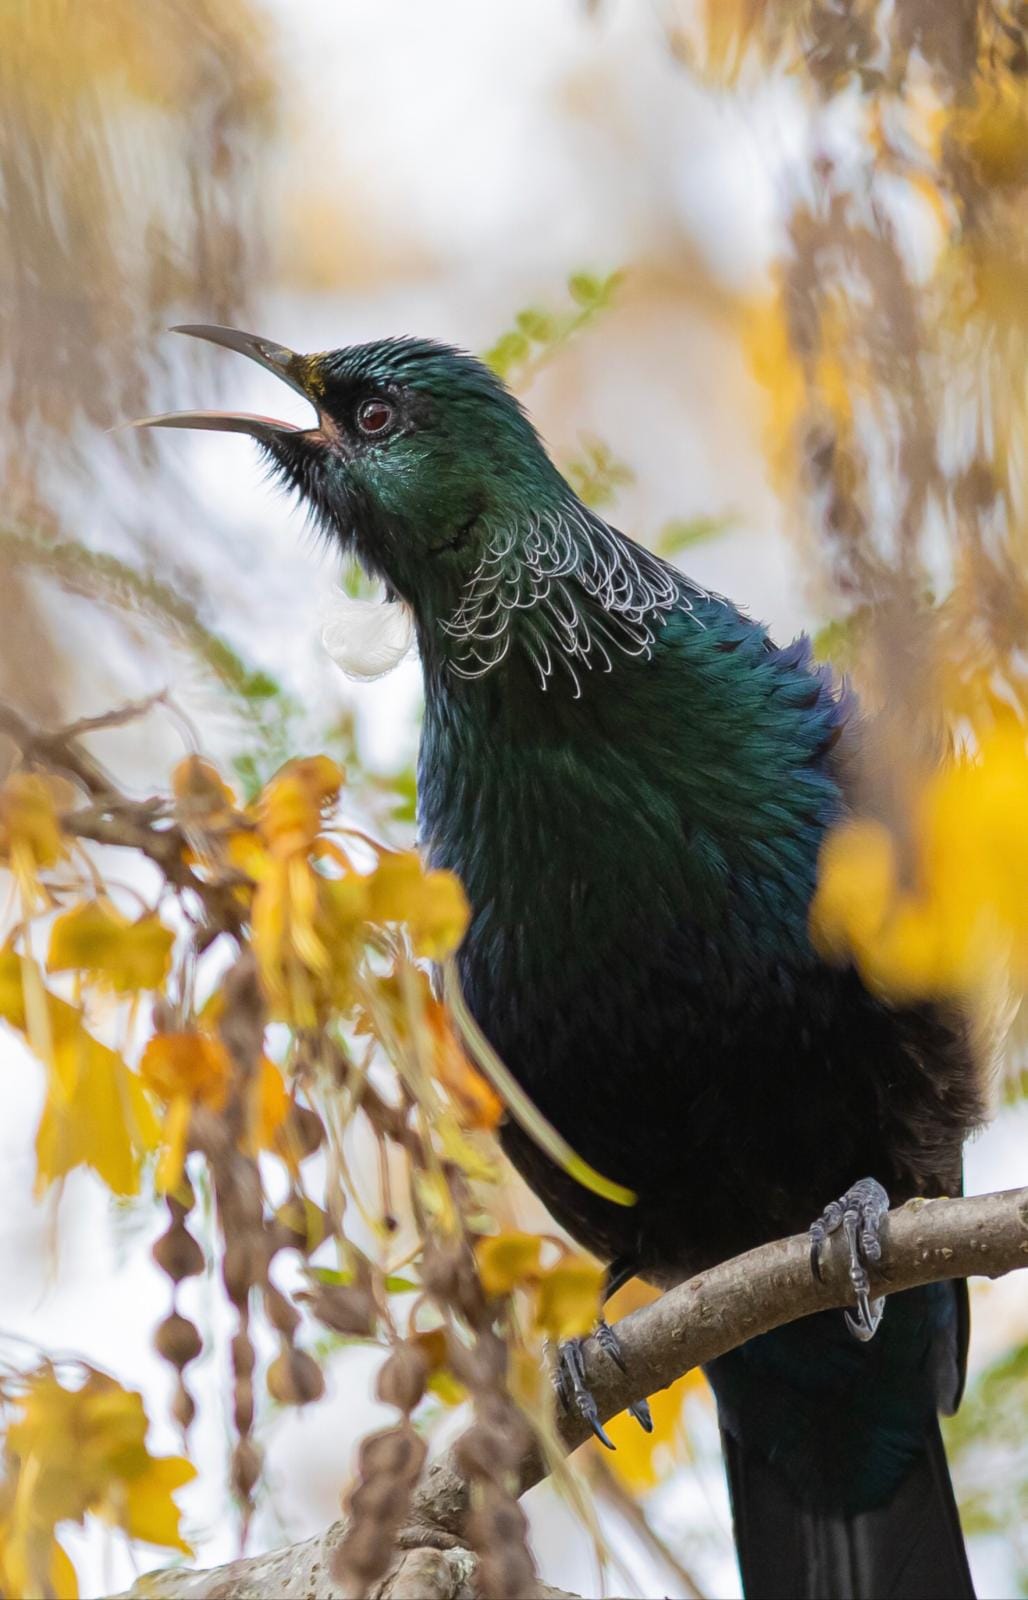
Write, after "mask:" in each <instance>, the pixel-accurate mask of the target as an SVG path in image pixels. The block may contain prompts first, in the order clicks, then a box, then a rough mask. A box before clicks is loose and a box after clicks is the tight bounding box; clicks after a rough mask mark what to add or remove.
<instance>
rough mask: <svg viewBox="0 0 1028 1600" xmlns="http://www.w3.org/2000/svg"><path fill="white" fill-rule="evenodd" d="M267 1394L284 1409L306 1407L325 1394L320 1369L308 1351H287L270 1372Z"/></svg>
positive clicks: (281, 1353) (274, 1363)
mask: <svg viewBox="0 0 1028 1600" xmlns="http://www.w3.org/2000/svg"><path fill="white" fill-rule="evenodd" d="M267 1381H268V1393H269V1394H270V1395H271V1398H272V1399H273V1400H277V1401H278V1403H279V1405H283V1406H305V1405H308V1404H309V1403H310V1402H311V1401H312V1400H320V1399H321V1396H322V1395H323V1394H324V1392H325V1379H324V1375H323V1374H322V1371H321V1368H320V1367H319V1366H318V1363H317V1362H316V1361H315V1360H314V1358H313V1356H309V1355H308V1354H307V1352H306V1350H294V1349H290V1348H289V1347H286V1348H284V1349H283V1350H281V1351H280V1352H279V1354H278V1355H277V1356H276V1357H275V1359H274V1361H273V1362H272V1363H271V1366H270V1367H269V1368H268V1380H267Z"/></svg>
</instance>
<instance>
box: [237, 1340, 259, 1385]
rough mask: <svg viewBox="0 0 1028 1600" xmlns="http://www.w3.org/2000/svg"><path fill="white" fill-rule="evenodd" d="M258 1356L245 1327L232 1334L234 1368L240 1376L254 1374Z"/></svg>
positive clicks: (246, 1376) (244, 1376)
mask: <svg viewBox="0 0 1028 1600" xmlns="http://www.w3.org/2000/svg"><path fill="white" fill-rule="evenodd" d="M256 1360H257V1357H256V1355H255V1354H254V1348H253V1345H252V1344H251V1343H250V1336H249V1334H248V1333H247V1332H246V1331H245V1329H243V1328H240V1330H239V1332H238V1333H235V1334H233V1335H232V1370H233V1372H234V1373H235V1374H236V1376H237V1377H238V1378H249V1377H252V1376H253V1369H254V1365H255V1363H256Z"/></svg>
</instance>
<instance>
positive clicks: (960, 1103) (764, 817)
mask: <svg viewBox="0 0 1028 1600" xmlns="http://www.w3.org/2000/svg"><path fill="white" fill-rule="evenodd" d="M178 331H180V332H183V333H189V334H193V335H196V336H198V337H200V338H203V339H208V340H211V341H213V342H214V343H215V344H220V345H224V346H227V347H228V348H229V349H232V350H237V351H239V352H241V353H242V354H244V355H247V356H249V357H251V358H252V359H253V360H255V361H257V362H258V363H259V364H260V365H261V366H263V367H265V368H266V369H268V370H269V371H271V372H273V373H276V374H277V375H278V376H279V377H281V378H284V379H285V381H286V382H287V383H289V384H291V385H292V387H293V388H294V389H296V390H298V392H299V393H301V394H302V395H304V396H305V397H306V398H307V399H308V400H309V401H310V402H311V403H312V404H313V406H314V408H315V410H316V411H317V415H318V421H317V424H316V425H315V426H311V427H296V426H292V425H290V424H287V423H284V422H276V421H274V420H273V419H270V418H267V417H258V416H244V415H241V414H227V413H217V412H190V413H179V414H174V415H171V416H166V417H160V418H153V419H148V420H149V421H152V422H156V423H159V424H160V425H161V426H172V427H191V428H216V429H228V430H232V431H236V432H242V433H247V434H250V435H252V436H253V438H254V439H256V441H257V442H258V444H259V445H260V447H261V449H262V451H263V452H264V454H265V455H266V457H267V458H268V460H269V461H270V463H271V464H272V467H273V468H274V470H275V471H276V472H277V473H278V474H279V475H280V476H281V477H282V478H283V479H284V480H285V482H286V483H287V484H288V485H290V486H291V487H292V488H293V489H294V490H296V491H297V492H298V493H299V494H300V495H301V496H302V497H303V499H304V500H305V501H306V503H307V506H308V507H309V509H310V510H311V512H312V514H313V516H314V517H315V518H316V520H317V522H318V523H319V524H320V525H321V526H322V527H323V528H324V529H325V530H326V531H327V532H328V534H329V535H331V537H332V538H333V539H335V540H336V541H338V543H339V545H340V546H341V547H343V548H344V549H345V550H347V551H348V552H352V553H354V554H355V555H356V557H357V558H358V559H359V561H360V562H361V563H362V564H363V565H364V566H365V567H366V568H367V570H368V571H369V572H371V573H374V574H376V575H378V576H380V577H381V578H382V579H383V580H384V582H385V584H386V587H387V593H388V595H389V596H390V598H391V599H394V600H400V601H403V602H405V603H406V605H407V606H408V607H409V608H410V610H411V612H412V614H413V618H414V624H415V627H416V632H417V640H418V647H419V652H420V657H421V664H422V669H423V673H424V683H425V716H424V726H423V731H422V738H421V749H420V756H419V769H418V778H419V802H418V804H419V826H420V835H421V843H422V847H423V849H424V851H425V852H426V854H427V856H428V859H429V861H430V862H431V864H432V865H433V866H437V867H447V868H449V869H450V870H451V871H453V872H455V873H457V874H458V875H459V877H460V878H461V879H462V881H463V883H464V886H465V889H466V891H467V894H468V898H469V901H470V904H471V908H472V920H471V923H470V927H469V929H468V933H467V936H466V938H465V941H464V944H463V946H462V948H461V950H460V952H459V957H458V965H459V974H460V980H461V984H462V987H463V992H464V996H465V999H466V1002H467V1004H468V1007H469V1008H470V1011H471V1013H472V1015H473V1016H474V1018H475V1019H476V1021H477V1022H478V1024H479V1026H480V1027H481V1029H482V1030H483V1031H484V1033H485V1034H486V1036H487V1037H488V1039H489V1040H490V1042H491V1043H492V1045H493V1046H494V1047H495V1049H496V1050H497V1051H498V1052H499V1054H500V1056H501V1057H502V1058H503V1060H504V1061H505V1062H506V1063H507V1065H508V1066H509V1068H510V1069H511V1071H512V1072H513V1073H514V1074H515V1075H516V1077H517V1078H518V1079H519V1080H520V1082H521V1084H522V1085H523V1087H524V1088H525V1089H526V1090H527V1091H528V1093H529V1094H530V1096H531V1097H532V1099H533V1100H534V1101H535V1103H536V1104H537V1105H538V1107H539V1108H540V1109H541V1111H542V1112H543V1114H544V1115H545V1116H546V1117H547V1118H548V1119H549V1120H550V1121H551V1122H552V1123H553V1124H554V1125H555V1126H556V1128H557V1129H558V1131H559V1132H560V1133H561V1134H563V1135H564V1137H565V1138H566V1139H567V1141H568V1142H569V1143H570V1144H571V1145H572V1146H573V1147H574V1148H575V1149H576V1150H577V1151H578V1152H579V1153H580V1154H581V1155H582V1156H583V1157H584V1158H585V1159H586V1160H587V1161H589V1162H590V1163H591V1164H592V1165H593V1166H594V1167H595V1168H598V1169H599V1171H600V1172H602V1173H603V1174H605V1175H606V1176H607V1177H609V1178H611V1179H614V1180H617V1181H618V1182H620V1183H622V1184H624V1185H627V1186H629V1187H630V1188H632V1189H633V1190H635V1191H636V1193H637V1195H638V1202H637V1204H636V1205H635V1206H634V1207H631V1208H624V1207H620V1206H617V1205H614V1204H612V1203H611V1202H609V1201H607V1200H605V1199H602V1198H599V1197H598V1196H596V1195H595V1194H593V1193H592V1192H590V1191H589V1190H587V1189H585V1188H583V1187H581V1186H580V1185H579V1184H578V1183H577V1182H576V1181H575V1180H574V1179H573V1178H571V1177H569V1176H568V1175H567V1174H566V1173H565V1172H564V1171H563V1170H561V1169H560V1168H558V1167H557V1166H556V1165H554V1164H553V1163H552V1162H551V1161H550V1159H549V1158H548V1157H547V1156H546V1155H545V1154H543V1153H542V1151H540V1149H539V1148H538V1147H537V1146H536V1145H535V1143H534V1142H533V1141H532V1140H531V1138H530V1137H528V1136H527V1135H526V1134H525V1133H524V1132H522V1131H521V1129H520V1128H519V1127H518V1126H516V1125H514V1124H513V1123H510V1124H509V1125H507V1126H505V1128H504V1130H503V1139H504V1144H505V1147H506V1149H507V1150H508V1152H509V1154H510V1155H511V1157H512V1158H513V1160H514V1162H515V1163H516V1165H517V1166H518V1167H519V1168H520V1170H521V1172H522V1173H523V1174H524V1176H525V1177H526V1178H527V1180H528V1182H529V1183H530V1184H531V1185H532V1187H533V1188H534V1189H535V1190H536V1192H537V1193H538V1194H539V1195H540V1196H541V1197H542V1199H543V1200H544V1201H545V1202H546V1204H547V1205H548V1207H549V1208H550V1210H551V1211H552V1213H553V1215H554V1216H555V1217H556V1218H557V1219H558V1221H559V1222H560V1223H561V1224H562V1225H563V1226H564V1227H565V1228H567V1229H568V1231H569V1232H570V1233H571V1234H572V1235H573V1236H574V1237H575V1238H576V1239H577V1240H579V1241H580V1242H581V1243H582V1244H584V1245H586V1246H587V1247H588V1248H589V1249H590V1250H592V1251H594V1252H595V1253H596V1254H597V1255H598V1256H599V1257H600V1258H601V1259H603V1260H604V1261H606V1262H608V1263H610V1264H611V1266H610V1273H611V1280H612V1281H623V1279H624V1278H625V1277H626V1276H630V1275H632V1274H633V1273H639V1274H641V1275H642V1276H643V1277H645V1278H646V1279H648V1280H649V1281H650V1282H652V1283H655V1284H657V1285H659V1286H667V1285H669V1284H672V1283H674V1282H677V1281H679V1280H681V1279H682V1278H683V1277H685V1276H687V1275H689V1274H692V1273H695V1272H698V1271H701V1270H703V1269H704V1268H707V1267H709V1266H711V1265H712V1264H713V1263H716V1262H718V1261H721V1260H723V1259H725V1258H726V1257H728V1256H731V1255H734V1254H736V1253H737V1252H739V1251H743V1250H747V1249H749V1248H751V1247H752V1246H754V1245H758V1244H760V1243H762V1242H763V1241H766V1240H770V1239H774V1238H777V1237H779V1236H781V1235H783V1234H790V1233H793V1232H795V1231H796V1230H798V1229H802V1228H806V1227H807V1226H808V1225H810V1224H811V1219H815V1220H814V1222H813V1226H812V1227H811V1240H812V1259H813V1265H814V1269H815V1270H817V1264H818V1259H819V1253H820V1250H821V1247H822V1246H823V1244H824V1241H825V1238H826V1237H827V1235H828V1234H829V1233H831V1232H834V1231H835V1230H836V1229H841V1231H842V1232H843V1233H844V1235H845V1238H846V1241H847V1245H848V1248H849V1252H850V1262H851V1276H852V1279H853V1284H854V1291H855V1300H856V1308H855V1310H854V1312H852V1313H843V1312H835V1311H832V1312H825V1313H822V1314H819V1315H816V1316H812V1317H808V1318H806V1319H805V1320H802V1321H799V1322H795V1323H792V1324H790V1325H788V1326H785V1327H781V1328H778V1329H777V1330H775V1331H774V1332H772V1333H768V1334H765V1335H763V1336H762V1337H760V1338H756V1339H753V1340H751V1341H750V1342H749V1343H748V1344H745V1345H743V1346H742V1347H741V1348H740V1349H737V1350H734V1351H732V1352H731V1353H730V1354H728V1355H725V1356H722V1357H720V1358H719V1359H718V1360H716V1361H714V1362H712V1363H711V1364H710V1367H709V1368H708V1373H707V1375H708V1377H709V1380H710V1383H711V1385H712V1387H713V1390H714V1393H715V1395H716V1397H717V1405H718V1415H719V1419H720V1425H721V1432H722V1437H723V1442H724V1451H725V1458H726V1463H727V1471H728V1478H729V1486H730V1491H731V1500H732V1509H733V1517H734V1524H735V1535H736V1543H737V1548H738V1554H739V1562H740V1566H741V1569H742V1576H743V1584H744V1587H745V1592H746V1594H747V1595H748V1596H750V1597H758V1596H787V1595H795V1596H811V1597H813V1596H817V1597H826V1596H840V1597H841V1596H874V1597H876V1600H883V1597H887V1596H896V1597H907V1600H912V1597H928V1596H966V1595H973V1592H974V1591H973V1589H972V1585H971V1579H970V1575H969V1571H968V1566H967V1559H966V1555H965V1551H964V1545H963V1540H962V1537H961V1532H960V1524H959V1520H958V1517H957V1511H956V1506H955V1503H954V1498H953V1490H952V1487H951V1484H950V1480H949V1474H948V1471H947V1467H946V1460H945V1456H944V1453H943V1447H942V1441H941V1436H940V1431H939V1423H938V1413H939V1411H952V1410H953V1409H954V1408H955V1406H956V1404H957V1402H958V1400H959V1396H960V1390H961V1385H962V1380H963V1371H964V1361H965V1353H966V1348H967V1332H968V1318H967V1294H966V1285H964V1284H954V1283H942V1284H935V1285H932V1286H930V1287H927V1288H921V1289H913V1290H910V1291H908V1292H906V1293H903V1294H898V1295H895V1296H893V1297H892V1299H891V1300H890V1302H889V1306H888V1311H887V1314H886V1315H885V1317H884V1319H883V1321H882V1325H881V1328H880V1329H879V1330H878V1332H877V1333H876V1334H875V1329H876V1326H877V1322H878V1319H879V1316H880V1314H881V1306H880V1304H879V1303H877V1302H872V1301H871V1300H870V1299H869V1296H868V1275H867V1264H868V1262H871V1261H873V1260H875V1259H877V1256H878V1253H879V1250H880V1246H879V1242H878V1224H879V1222H880V1219H881V1217H882V1215H883V1214H884V1212H885V1210H886V1209H887V1206H888V1204H889V1200H890V1199H891V1200H892V1201H893V1202H899V1201H903V1200H906V1199H908V1198H910V1197H911V1196H913V1195H936V1194H943V1193H950V1194H952V1193H956V1192H958V1189H959V1185H960V1171H961V1146H962V1143H963V1140H964V1137H965V1136H966V1134H967V1132H968V1131H969V1129H971V1128H972V1127H973V1126H974V1125H975V1123H976V1122H977V1121H978V1120H979V1118H980V1116H981V1112H982V1108H981V1100H980V1093H979V1087H978V1083H977V1081H976V1073H975V1068H974V1062H973V1056H972V1051H971V1047H970V1042H969V1036H968V1030H967V1027H966V1026H965V1025H964V1024H963V1023H962V1021H961V1019H960V1018H959V1017H958V1016H956V1015H953V1014H950V1013H947V1012H946V1011H944V1010H943V1009H941V1008H940V1007H938V1006H934V1005H931V1004H928V1003H925V1004H917V1005H905V1006H901V1007H891V1006H889V1005H888V1004H886V1003H885V1002H884V1001H883V1000H882V999H881V998H880V997H878V996H876V995H874V994H872V993H870V992H869V991H868V990H867V989H866V988H865V987H864V985H863V983H862V982H861V979H860V977H859V976H858V974H857V972H856V971H855V970H854V968H853V967H852V966H850V965H845V964H839V965H831V964H829V963H828V962H827V961H826V960H825V959H823V958H822V956H821V955H820V954H819V953H818V952H817V950H816V949H815V948H814V947H813V945H812V943H811V937H810V933H809V928H808V916H809V908H810V903H811V897H812V895H813V892H814V887H815V880H816V874H817V862H818V852H819V848H820V846H821V843H822V841H823V839H824V837H825V833H826V830H828V829H829V828H831V826H832V825H833V823H835V822H836V821H837V820H838V819H839V818H840V816H842V815H843V814H844V813H845V811H846V808H847V796H848V794H849V797H850V802H851V803H852V794H853V791H852V787H851V784H850V780H849V778H848V777H847V771H848V758H847V753H846V752H847V746H848V744H849V742H850V740H851V739H852V737H853V729H854V727H855V725H856V708H855V706H854V704H853V702H852V700H851V698H850V697H849V696H848V695H847V694H846V693H845V692H844V691H842V690H840V689H838V688H837V687H836V686H835V685H834V683H833V680H832V678H831V675H830V673H829V671H828V670H827V669H826V668H825V667H823V666H818V665H816V664H815V663H814V662H813V661H812V659H811V652H810V646H809V643H808V642H807V641H806V640H805V639H799V640H797V641H796V642H795V643H793V644H791V645H788V646H787V647H785V648H784V649H780V648H778V647H776V646H775V645H774V643H773V642H772V641H771V639H770V638H769V637H768V634H767V632H766V630H765V629H764V628H763V627H762V626H760V625H759V624H757V623H755V622H752V621H750V620H749V619H748V618H747V617H746V616H744V615H743V614H742V613H741V612H740V611H738V610H737V609H736V608H735V606H733V605H732V604H731V603H730V602H729V601H727V600H724V599H722V598H720V597H719V596H717V595H714V594H709V593H707V592H706V591H705V590H703V589H702V588H701V587H700V586H699V585H697V584H696V583H693V582H691V581H690V580H689V579H688V578H686V577H684V576H683V575H682V574H681V573H680V572H678V571H677V570H676V569H675V568H674V567H672V566H670V565H668V564H667V563H666V562H664V561H662V560H660V559H658V558H657V557H656V556H654V555H652V554H651V553H650V552H648V551H647V550H645V549H644V548H642V547H641V546H639V545H638V544H635V543H634V542H633V541H632V540H631V539H629V538H627V537H625V535H623V534H622V533H619V532H618V531H617V530H616V529H615V528H613V527H611V526H609V525H608V524H607V523H606V522H604V521H603V520H602V519H601V518H600V517H598V516H597V515H596V513H595V512H593V511H591V510H590V509H588V508H587V507H586V506H585V505H584V504H583V503H582V502H581V501H580V500H579V499H578V498H577V497H576V495H575V494H574V492H573V491H572V489H571V488H570V486H569V485H568V483H567V482H566V481H565V479H564V478H563V477H562V476H561V474H560V472H559V471H558V470H557V468H556V467H555V466H554V465H553V463H552V462H551V460H550V459H549V457H548V455H547V454H546V451H545V449H544V447H543V445H542V443H541V441H540V439H539V436H538V435H537V433H536V432H535V430H534V428H533V427H532V425H531V423H530V422H529V420H528V418H527V416H526V415H525V413H524V411H523V410H522V409H521V407H520V405H519V404H518V402H517V401H516V400H515V399H514V398H513V396H512V395H511V394H510V393H509V392H508V391H507V390H506V389H505V388H504V386H503V384H502V383H501V382H500V381H499V380H498V379H497V378H496V377H495V376H494V375H493V374H492V373H491V372H490V371H489V370H488V369H487V368H486V367H484V366H483V365H481V364H480V363H479V362H478V361H476V360H474V359H473V358H472V357H470V356H468V355H465V354H463V353H461V352H459V351H457V350H455V349H451V348H449V347H447V346H443V345H439V344H435V343H432V342H429V341H423V340H415V339H391V340H385V341H383V342H379V343H375V344H367V345H360V346H355V347H352V348H348V349H341V350H335V351H331V352H329V353H327V354H322V355H313V356H301V355H296V354H294V353H293V352H291V351H289V350H287V349H285V348H283V347H282V346H281V345H277V344H274V343H272V342H270V341H268V340H264V339H260V338H257V337H256V336H254V335H251V334H244V333H239V332H236V331H234V330H230V329H224V328H214V327H206V326H203V327H186V328H182V329H180V330H178ZM835 1197H840V1198H838V1199H836V1198H835ZM826 1202H829V1203H828V1204H827V1206H826ZM872 1334H875V1337H873V1338H872V1337H871V1335H872ZM570 1365H571V1372H570V1382H569V1387H570V1389H571V1391H572V1392H573V1395H574V1396H575V1398H576V1399H577V1401H578V1402H579V1403H580V1404H581V1405H582V1406H583V1408H584V1410H585V1411H586V1413H587V1414H588V1412H589V1406H590V1397H589V1396H588V1394H587V1392H585V1391H584V1389H583V1388H582V1385H581V1383H580V1381H579V1376H578V1375H577V1374H576V1371H575V1362H574V1360H572V1361H571V1364H570Z"/></svg>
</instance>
